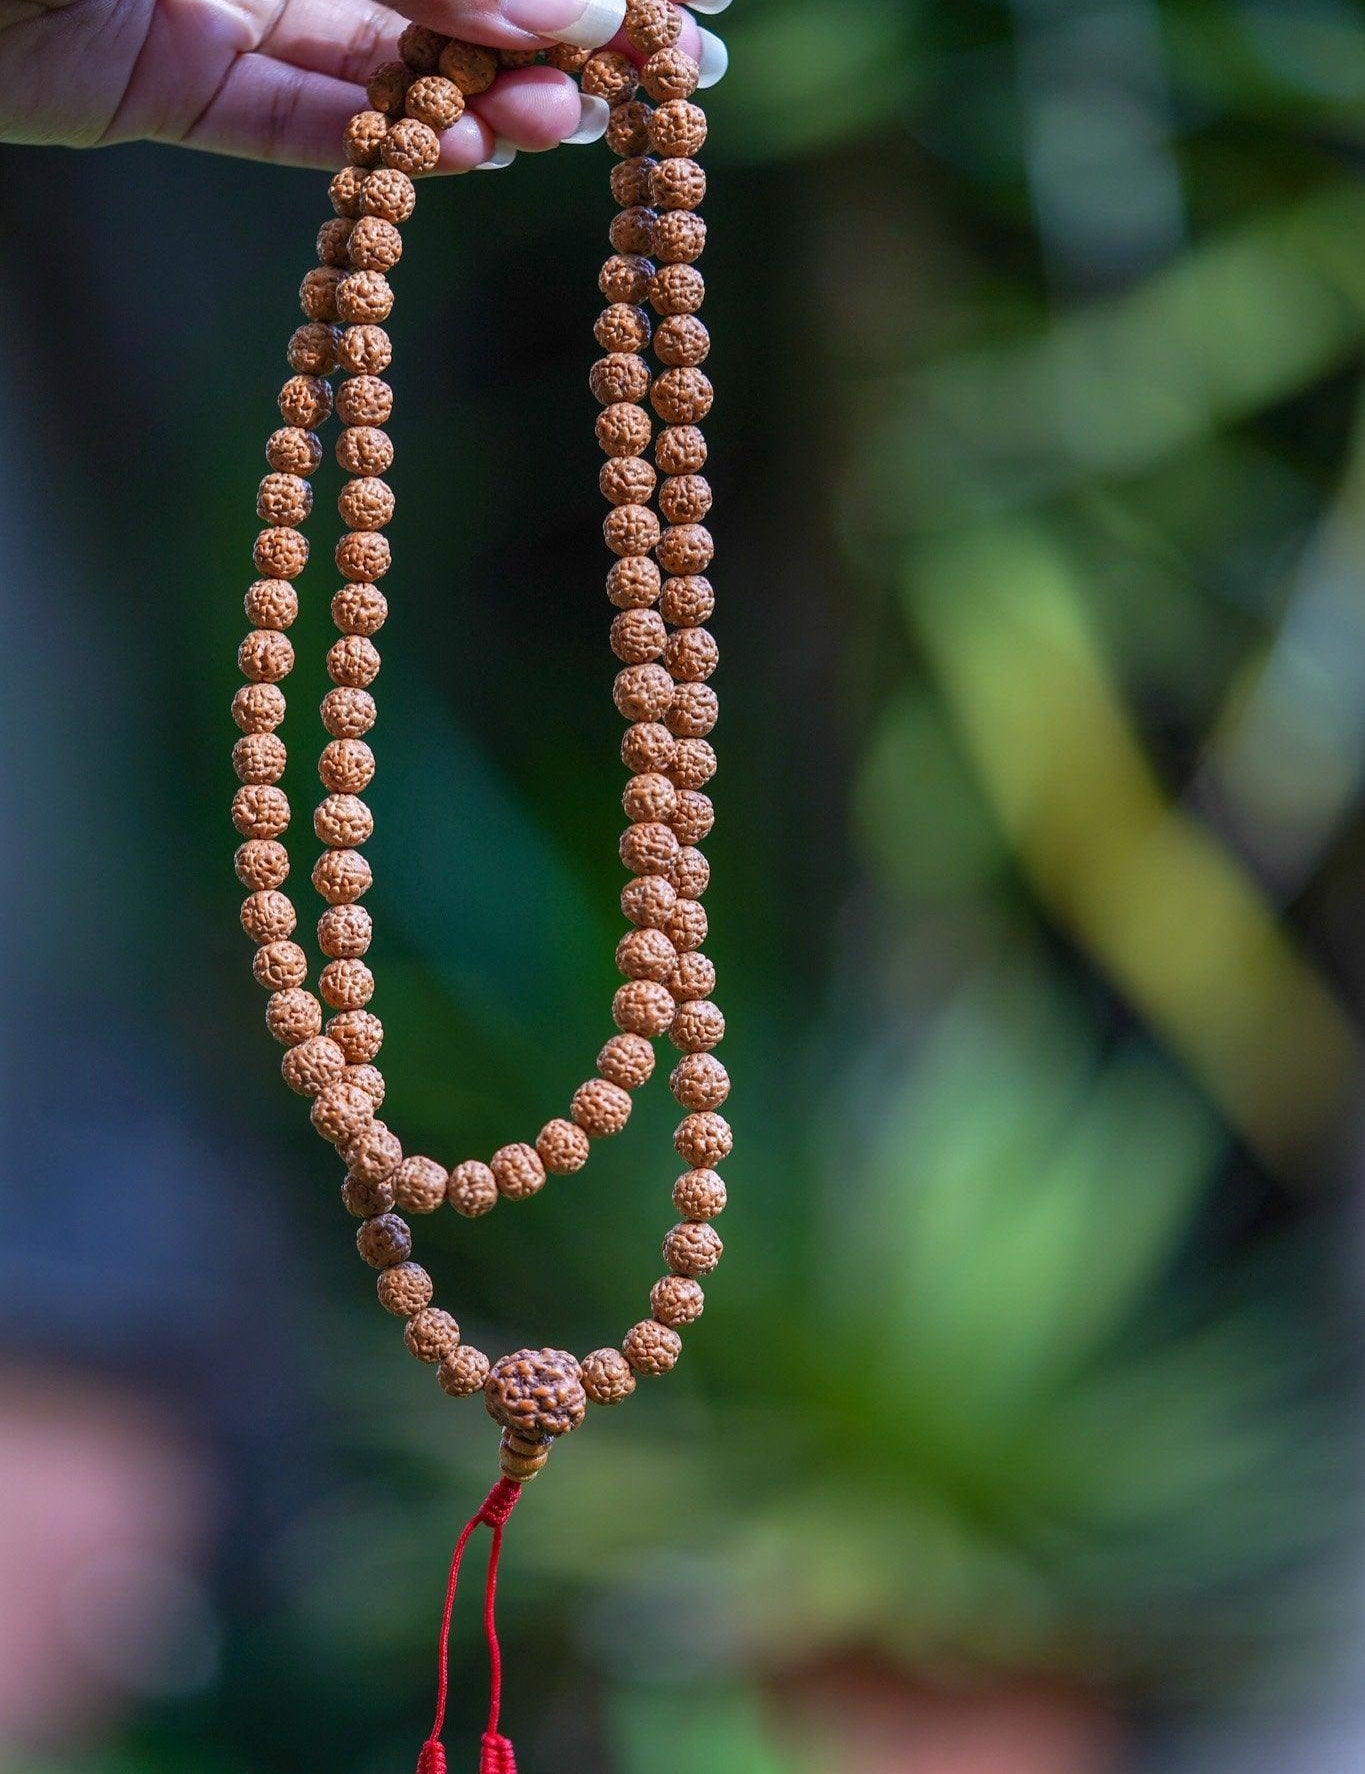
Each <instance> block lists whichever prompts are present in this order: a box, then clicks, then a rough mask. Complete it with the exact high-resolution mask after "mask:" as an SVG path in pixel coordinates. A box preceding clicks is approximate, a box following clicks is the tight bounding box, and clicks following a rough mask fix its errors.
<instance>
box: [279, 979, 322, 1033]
mask: <svg viewBox="0 0 1365 1774" xmlns="http://www.w3.org/2000/svg"><path fill="white" fill-rule="evenodd" d="M265 1022H266V1027H267V1028H268V1029H269V1030H270V1033H271V1034H272V1035H273V1036H274V1037H275V1039H276V1040H277V1041H281V1042H283V1043H284V1045H285V1046H286V1047H292V1046H294V1045H295V1044H296V1043H298V1042H300V1041H306V1040H308V1038H309V1037H310V1036H311V1035H316V1034H317V1033H318V1031H319V1030H320V1029H321V1028H322V1006H321V1004H319V1003H318V1001H317V999H316V998H315V997H314V996H313V994H312V993H311V992H305V991H303V990H302V989H300V988H294V989H291V990H288V991H283V992H276V993H275V994H274V996H273V997H272V998H271V1000H270V1002H269V1003H268V1004H267V1005H266V1007H265Z"/></svg>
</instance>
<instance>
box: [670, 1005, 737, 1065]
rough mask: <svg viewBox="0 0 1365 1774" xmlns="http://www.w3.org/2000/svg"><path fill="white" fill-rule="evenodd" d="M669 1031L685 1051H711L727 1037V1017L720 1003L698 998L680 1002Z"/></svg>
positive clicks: (673, 1039)
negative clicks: (685, 1002) (684, 1002)
mask: <svg viewBox="0 0 1365 1774" xmlns="http://www.w3.org/2000/svg"><path fill="white" fill-rule="evenodd" d="M668 1033H669V1037H670V1039H671V1040H672V1042H673V1044H674V1046H675V1047H678V1048H680V1049H681V1050H682V1051H683V1052H684V1053H709V1052H710V1050H711V1049H712V1048H713V1047H719V1045H720V1043H721V1042H722V1041H723V1040H724V1039H725V1017H724V1015H723V1014H722V1012H721V1009H720V1006H719V1005H718V1004H713V1003H711V1001H710V1000H709V999H706V998H698V999H696V1000H694V1001H692V1002H691V1003H687V1004H679V1006H678V1008H677V1013H676V1014H675V1015H674V1017H673V1019H672V1026H671V1027H670V1028H669V1031H668Z"/></svg>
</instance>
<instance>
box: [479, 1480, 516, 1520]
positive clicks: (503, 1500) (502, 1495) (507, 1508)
mask: <svg viewBox="0 0 1365 1774" xmlns="http://www.w3.org/2000/svg"><path fill="white" fill-rule="evenodd" d="M520 1495H521V1486H520V1485H519V1484H516V1483H514V1481H513V1480H512V1479H510V1478H500V1479H499V1480H498V1482H497V1483H496V1484H495V1485H494V1486H493V1488H492V1490H491V1491H490V1492H489V1493H488V1495H487V1496H486V1497H485V1498H484V1503H483V1508H482V1509H481V1510H480V1511H479V1514H478V1520H479V1521H486V1522H487V1523H488V1525H489V1527H490V1528H505V1527H506V1526H507V1521H508V1517H509V1516H510V1515H511V1513H512V1511H513V1510H514V1509H515V1508H516V1506H517V1498H518V1497H520Z"/></svg>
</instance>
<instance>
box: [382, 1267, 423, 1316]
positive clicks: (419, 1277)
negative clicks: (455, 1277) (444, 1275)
mask: <svg viewBox="0 0 1365 1774" xmlns="http://www.w3.org/2000/svg"><path fill="white" fill-rule="evenodd" d="M375 1285H376V1288H377V1290H378V1293H379V1303H380V1305H381V1306H382V1307H383V1308H384V1310H385V1311H386V1312H392V1313H393V1315H394V1317H395V1318H411V1317H412V1316H413V1314H414V1313H416V1312H420V1311H421V1310H422V1308H423V1307H424V1306H428V1305H430V1304H431V1295H432V1286H431V1277H430V1275H428V1274H427V1272H426V1270H425V1269H424V1268H422V1266H421V1265H420V1264H419V1263H398V1264H396V1265H395V1266H394V1267H393V1268H391V1269H385V1271H384V1273H383V1274H382V1275H381V1276H380V1277H379V1279H378V1281H377V1282H376V1284H375Z"/></svg>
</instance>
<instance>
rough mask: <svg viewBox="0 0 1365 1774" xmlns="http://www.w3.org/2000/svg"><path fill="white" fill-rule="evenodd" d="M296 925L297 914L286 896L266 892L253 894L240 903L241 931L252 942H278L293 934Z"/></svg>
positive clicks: (292, 903)
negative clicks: (243, 931)
mask: <svg viewBox="0 0 1365 1774" xmlns="http://www.w3.org/2000/svg"><path fill="white" fill-rule="evenodd" d="M297 923H298V914H297V913H296V912H295V910H294V902H293V900H291V899H290V898H289V896H288V894H285V893H278V892H275V891H272V890H266V891H264V892H261V893H253V894H252V895H251V897H250V898H249V899H247V900H244V901H243V903H242V929H243V930H245V932H246V933H247V935H248V936H249V937H250V938H251V940H252V942H279V941H281V940H282V939H283V938H284V937H286V936H290V935H292V934H293V930H294V926H295V925H296V924H297Z"/></svg>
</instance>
